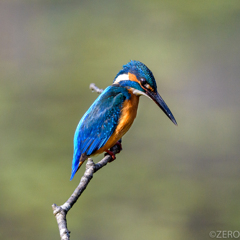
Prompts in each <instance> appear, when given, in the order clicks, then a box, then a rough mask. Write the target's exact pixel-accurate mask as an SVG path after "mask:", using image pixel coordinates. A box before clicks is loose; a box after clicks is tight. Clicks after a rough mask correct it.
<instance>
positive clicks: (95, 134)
mask: <svg viewBox="0 0 240 240" xmlns="http://www.w3.org/2000/svg"><path fill="white" fill-rule="evenodd" d="M129 98H130V94H129V93H128V91H127V89H126V88H124V87H121V86H114V85H112V86H109V87H107V88H106V89H105V90H104V91H103V92H102V93H101V94H100V95H99V97H98V98H97V99H96V100H95V101H94V103H93V104H92V106H91V107H90V108H89V109H88V111H87V112H86V113H85V114H84V116H83V117H82V119H81V121H80V122H79V124H78V126H77V129H76V131H75V135H74V155H73V161H72V175H71V178H70V180H72V178H73V177H74V175H75V173H76V171H77V170H78V165H79V159H80V157H81V155H82V154H84V153H85V154H86V155H87V156H90V155H91V154H93V153H94V152H95V151H97V150H98V149H100V148H101V147H103V146H104V145H105V143H106V142H107V141H108V139H109V138H110V136H111V135H112V133H113V132H114V130H115V128H116V126H117V123H118V120H119V117H120V115H121V108H122V104H123V102H124V101H125V100H126V99H129ZM96 120H97V121H96Z"/></svg>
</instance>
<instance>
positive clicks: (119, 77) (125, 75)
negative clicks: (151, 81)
mask: <svg viewBox="0 0 240 240" xmlns="http://www.w3.org/2000/svg"><path fill="white" fill-rule="evenodd" d="M127 80H129V76H128V74H127V73H124V74H121V75H119V76H118V77H117V78H116V79H115V81H114V83H119V82H121V81H127Z"/></svg>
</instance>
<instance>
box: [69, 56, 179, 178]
mask: <svg viewBox="0 0 240 240" xmlns="http://www.w3.org/2000/svg"><path fill="white" fill-rule="evenodd" d="M142 95H143V96H146V97H148V98H150V99H151V100H153V101H154V102H155V103H156V104H157V105H158V106H159V107H160V108H161V109H162V111H163V112H164V113H165V114H166V115H167V116H168V118H169V119H170V120H171V121H172V122H173V123H174V124H175V125H177V122H176V120H175V118H174V116H173V114H172V113H171V111H170V109H169V108H168V106H167V104H166V103H165V102H164V100H163V99H162V97H161V96H160V95H159V93H158V91H157V84H156V81H155V78H154V76H153V74H152V72H151V71H150V69H149V68H148V67H147V66H146V65H145V64H143V63H142V62H139V61H135V60H131V61H130V62H129V63H127V64H126V65H123V68H122V69H121V70H120V71H119V72H118V74H117V75H116V77H115V78H114V81H113V84H112V85H111V86H108V87H107V88H106V89H105V90H104V91H103V92H102V93H101V94H100V95H99V96H98V98H97V99H96V100H95V101H94V103H93V104H92V105H91V107H90V108H89V109H88V110H87V112H86V113H85V114H84V115H83V117H82V118H81V120H80V122H79V124H78V126H77V128H76V131H75V134H74V153H73V160H72V174H71V178H70V180H72V179H73V177H74V175H75V173H76V172H77V171H78V169H79V168H80V167H81V165H82V164H83V163H84V161H85V160H86V159H87V158H88V157H90V156H94V155H97V154H101V153H103V152H107V153H108V154H110V155H111V156H112V160H114V159H115V155H114V154H113V153H112V152H111V151H110V150H109V149H110V148H111V147H113V146H114V145H115V144H116V143H118V142H119V140H120V139H121V138H122V136H123V135H124V134H125V133H126V132H127V131H128V130H129V128H130V127H131V125H132V123H133V121H134V119H135V117H136V115H137V108H138V102H139V97H140V96H142Z"/></svg>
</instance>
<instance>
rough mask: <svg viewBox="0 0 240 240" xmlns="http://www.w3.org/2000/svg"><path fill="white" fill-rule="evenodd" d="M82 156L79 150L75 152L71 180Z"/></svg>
mask: <svg viewBox="0 0 240 240" xmlns="http://www.w3.org/2000/svg"><path fill="white" fill-rule="evenodd" d="M80 156H81V153H79V152H78V151H77V152H76V153H74V155H73V160H72V174H71V177H70V181H71V180H72V179H73V177H74V175H75V173H76V172H77V170H78V166H79V158H80Z"/></svg>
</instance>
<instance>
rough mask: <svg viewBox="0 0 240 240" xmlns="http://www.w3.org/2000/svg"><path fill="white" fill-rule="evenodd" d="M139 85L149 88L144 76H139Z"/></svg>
mask: <svg viewBox="0 0 240 240" xmlns="http://www.w3.org/2000/svg"><path fill="white" fill-rule="evenodd" d="M140 82H141V85H142V86H143V87H145V88H147V89H150V88H151V87H150V85H149V84H148V83H147V81H146V79H145V78H144V77H141V78H140Z"/></svg>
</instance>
